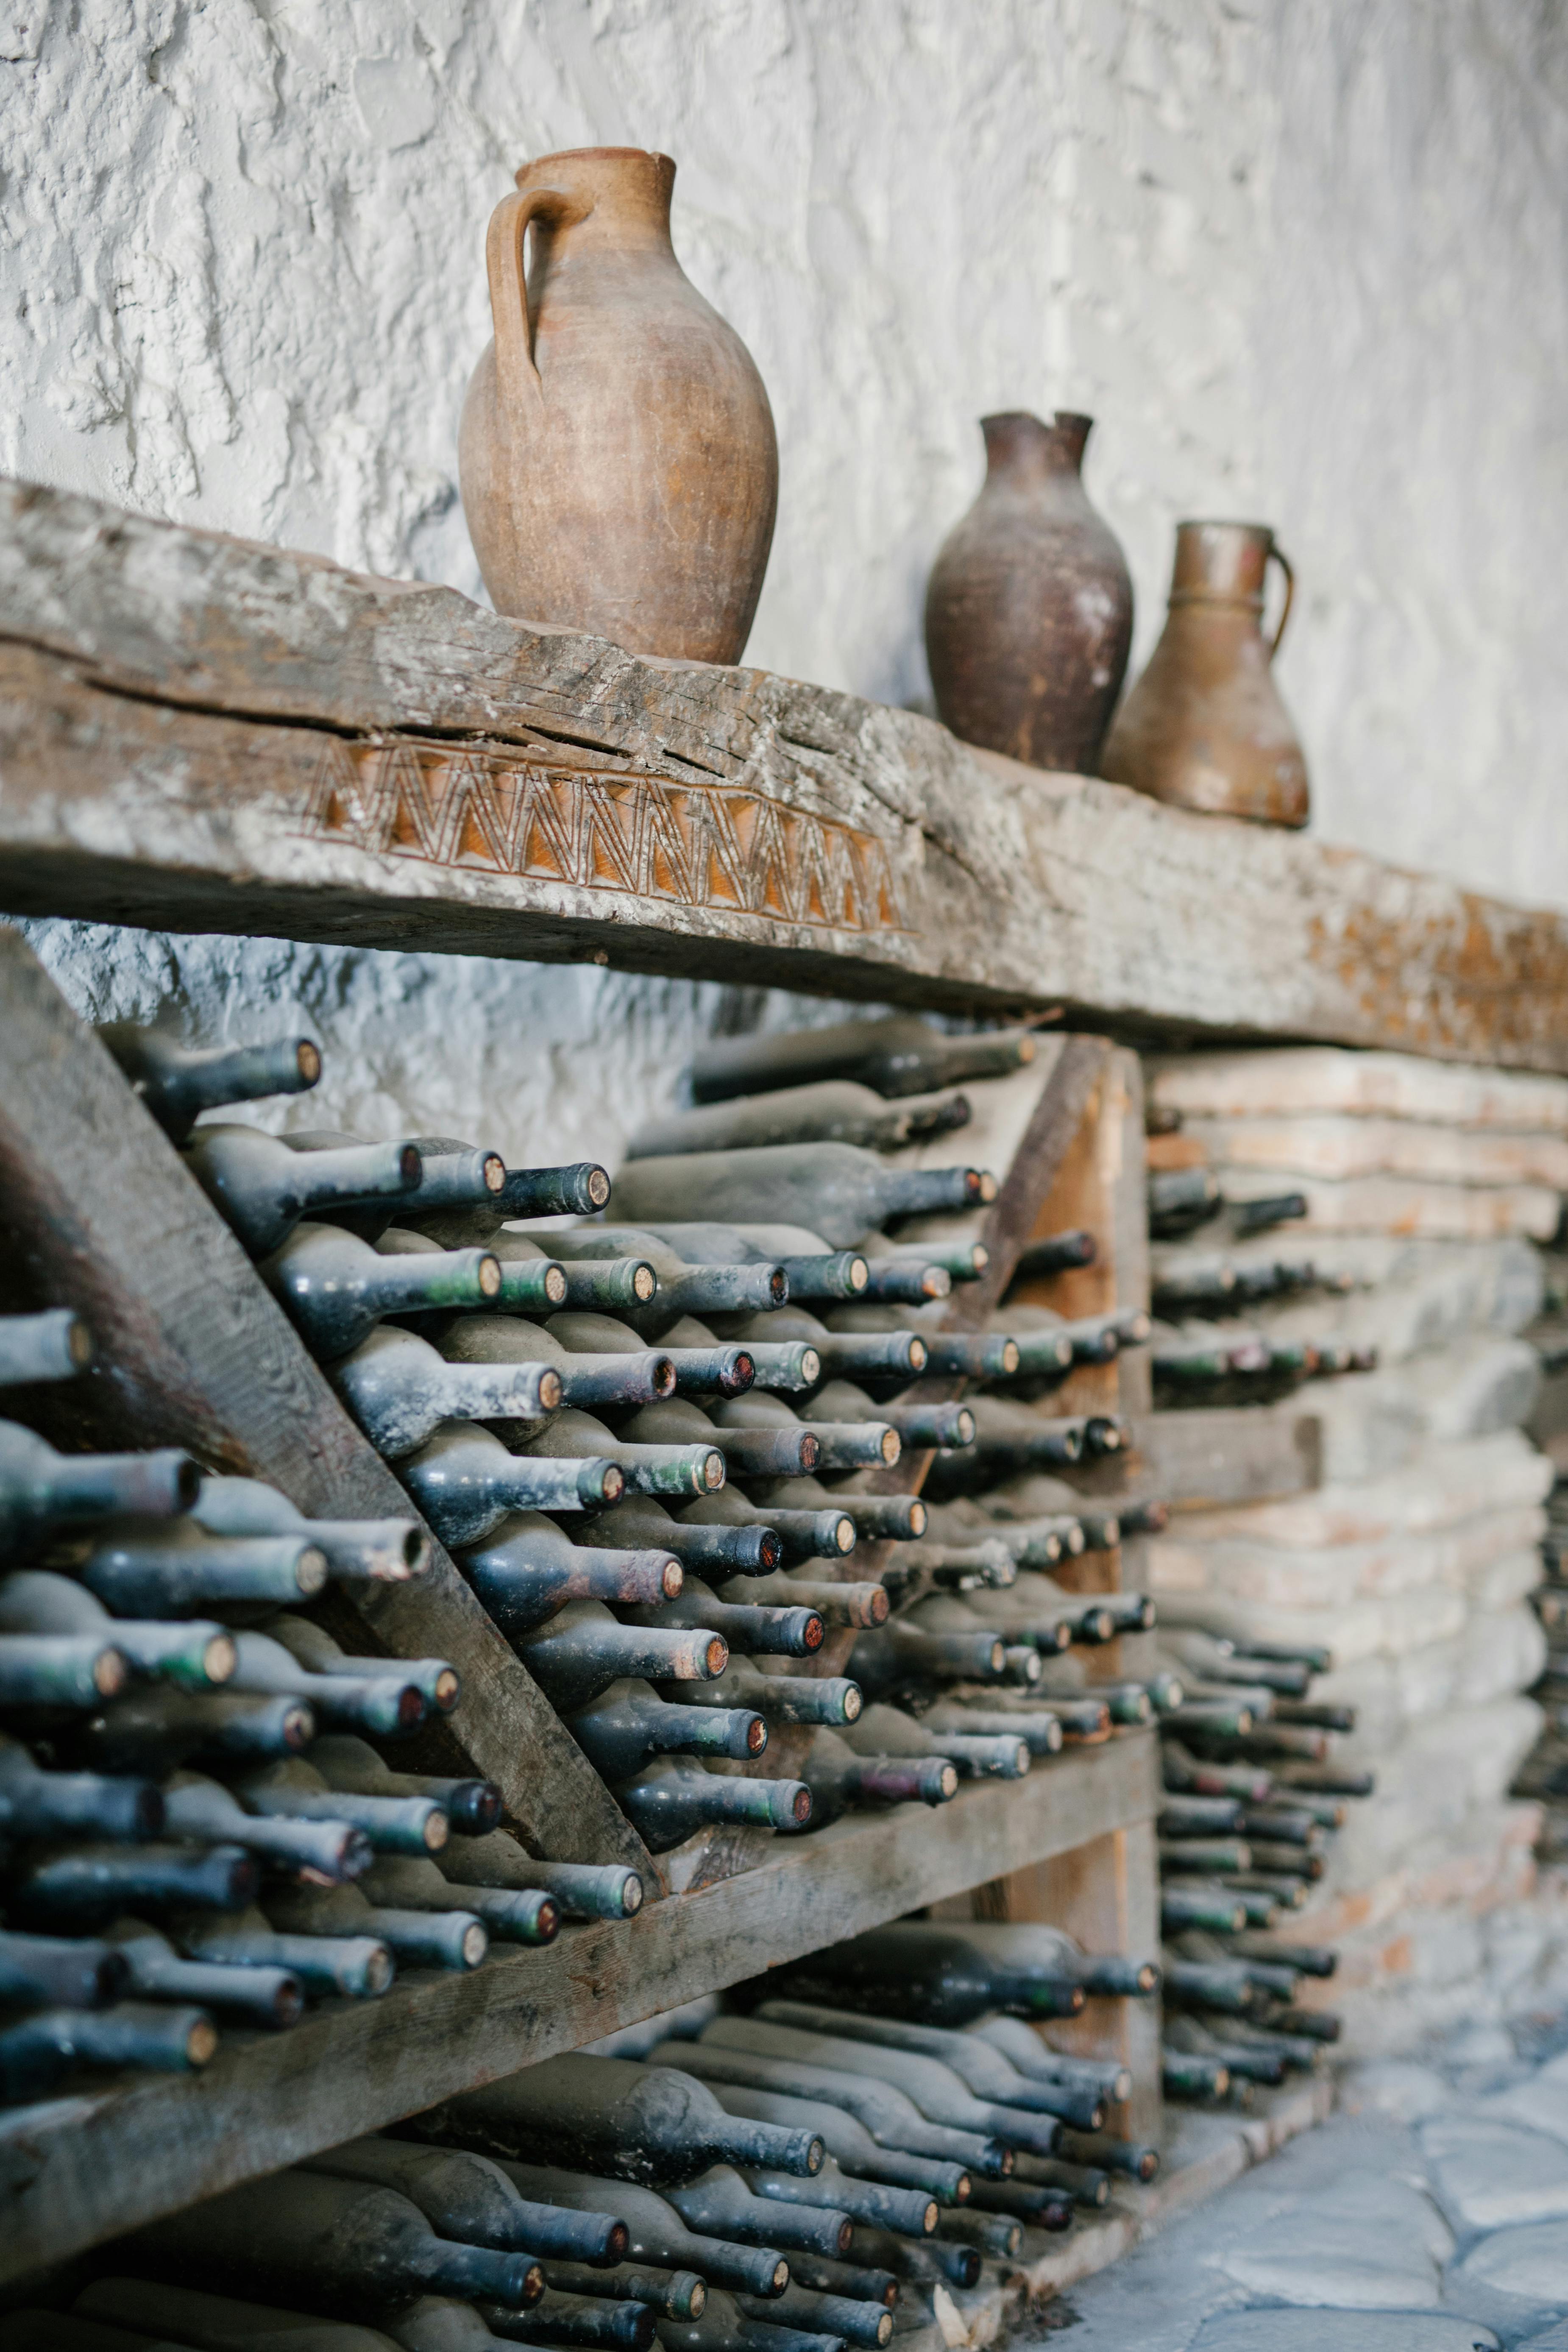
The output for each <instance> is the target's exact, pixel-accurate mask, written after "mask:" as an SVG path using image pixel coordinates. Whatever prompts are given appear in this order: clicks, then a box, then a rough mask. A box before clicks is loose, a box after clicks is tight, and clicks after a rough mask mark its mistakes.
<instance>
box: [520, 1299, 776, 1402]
mask: <svg viewBox="0 0 1568 2352" xmlns="http://www.w3.org/2000/svg"><path fill="white" fill-rule="evenodd" d="M689 1320H690V1318H689V1317H686V1316H682V1318H680V1322H679V1324H677V1325H675V1326H673V1327H672V1328H674V1329H677V1330H682V1331H683V1330H684V1328H685V1326H686V1324H687V1323H688V1322H689ZM547 1328H548V1329H549V1333H550V1336H551V1338H552V1339H554V1340H556V1341H557V1342H558V1343H559V1345H560V1346H561V1348H562V1349H563V1350H564V1351H565V1353H564V1355H563V1357H562V1358H559V1359H557V1361H558V1363H559V1364H560V1366H561V1369H562V1372H563V1377H564V1376H565V1373H566V1371H567V1370H570V1369H571V1368H572V1366H573V1365H574V1364H575V1363H581V1362H583V1361H584V1359H585V1358H587V1357H588V1356H591V1355H595V1354H597V1355H602V1356H604V1355H607V1356H609V1357H611V1358H624V1357H626V1356H627V1355H631V1356H637V1357H641V1356H644V1355H647V1354H650V1353H653V1352H657V1354H658V1359H659V1360H660V1361H661V1362H663V1363H667V1364H668V1366H669V1367H670V1370H671V1372H672V1374H673V1379H672V1381H671V1383H670V1386H669V1388H668V1390H655V1389H653V1388H652V1386H651V1384H650V1388H649V1393H648V1395H647V1397H634V1398H632V1399H630V1400H629V1402H633V1403H651V1402H652V1401H653V1398H654V1396H655V1395H656V1394H659V1395H662V1394H668V1395H674V1396H742V1395H744V1393H745V1391H747V1390H748V1389H749V1388H751V1387H752V1384H753V1383H754V1381H755V1380H756V1377H757V1367H756V1360H755V1358H754V1357H753V1356H752V1353H751V1351H750V1349H746V1348H735V1347H725V1346H721V1344H720V1342H719V1341H718V1340H717V1339H713V1338H712V1337H711V1335H710V1334H709V1335H705V1336H704V1339H703V1342H702V1344H700V1345H699V1346H695V1347H694V1346H692V1345H691V1344H690V1343H689V1342H686V1343H684V1344H682V1345H679V1346H676V1345H674V1344H673V1343H672V1342H671V1341H670V1339H669V1336H668V1333H667V1334H666V1336H665V1340H664V1344H663V1345H662V1346H661V1347H660V1348H659V1349H658V1350H657V1351H653V1350H649V1349H647V1345H646V1343H645V1341H644V1340H643V1339H642V1338H641V1337H640V1335H639V1334H638V1333H637V1332H636V1331H634V1330H633V1329H632V1328H631V1325H630V1324H629V1323H623V1322H622V1321H620V1319H619V1318H618V1317H616V1316H614V1315H583V1314H577V1313H574V1312H568V1313H567V1314H564V1315H552V1317H551V1318H550V1321H549V1325H548V1327H547ZM568 1402H571V1400H570V1399H568ZM580 1402H591V1400H590V1399H587V1398H584V1399H582V1400H580Z"/></svg>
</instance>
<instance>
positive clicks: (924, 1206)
mask: <svg viewBox="0 0 1568 2352" xmlns="http://www.w3.org/2000/svg"><path fill="white" fill-rule="evenodd" d="M995 1197H996V1183H995V1179H994V1177H992V1176H989V1175H987V1174H985V1173H984V1172H983V1171H981V1170H979V1169H974V1168H930V1169H914V1168H889V1167H888V1166H887V1165H886V1163H885V1162H883V1161H881V1160H879V1159H878V1158H877V1156H876V1155H875V1153H873V1152H869V1151H861V1150H858V1149H857V1147H856V1146H855V1145H854V1144H850V1143H782V1144H771V1145H764V1146H763V1147H761V1148H760V1149H758V1150H750V1151H693V1152H682V1153H678V1154H671V1155H670V1156H669V1157H668V1158H666V1159H659V1160H632V1161H631V1162H630V1163H629V1164H628V1165H627V1166H626V1168H625V1169H623V1171H622V1172H621V1177H620V1184H619V1190H618V1192H617V1195H616V1198H617V1202H618V1205H619V1208H620V1211H621V1213H622V1215H623V1216H625V1217H627V1218H629V1219H631V1220H632V1221H633V1222H634V1223H644V1224H658V1223H665V1222H667V1221H671V1220H675V1219H679V1218H682V1217H686V1218H691V1219H696V1220H698V1221H700V1220H702V1219H705V1218H723V1217H725V1216H728V1217H730V1218H731V1219H733V1220H734V1221H736V1222H737V1223H742V1224H747V1223H749V1224H805V1223H807V1222H809V1223H810V1227H811V1230H812V1231H813V1232H814V1233H818V1234H821V1235H822V1237H823V1239H824V1240H825V1241H826V1243H827V1244H828V1245H829V1246H830V1248H833V1249H848V1248H851V1247H852V1246H853V1245H854V1244H855V1243H856V1242H857V1241H858V1239H859V1237H860V1235H861V1234H863V1233H865V1232H866V1231H867V1230H868V1227H871V1226H878V1225H883V1224H887V1223H890V1222H891V1221H892V1220H893V1219H894V1218H896V1217H914V1216H927V1215H932V1214H938V1213H942V1212H943V1211H947V1210H953V1209H972V1208H976V1207H979V1206H980V1205H982V1204H983V1203H984V1202H989V1201H994V1199H995Z"/></svg>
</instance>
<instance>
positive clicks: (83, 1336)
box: [0, 1307, 92, 1388]
mask: <svg viewBox="0 0 1568 2352" xmlns="http://www.w3.org/2000/svg"><path fill="white" fill-rule="evenodd" d="M91 1361H92V1333H91V1332H90V1331H89V1328H88V1327H87V1325H86V1324H85V1323H84V1322H83V1321H82V1318H81V1317H80V1316H79V1314H77V1312H76V1310H75V1308H74V1307H46V1308H45V1309H44V1311H43V1313H42V1314H41V1315H0V1388H16V1387H20V1386H21V1385H22V1384H23V1383H25V1382H26V1381H71V1380H74V1379H75V1378H76V1376H77V1374H78V1372H85V1371H86V1370H87V1368H88V1366H89V1364H90V1363H91Z"/></svg>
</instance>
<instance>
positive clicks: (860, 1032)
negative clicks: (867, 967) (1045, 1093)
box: [691, 1013, 1038, 1103]
mask: <svg viewBox="0 0 1568 2352" xmlns="http://www.w3.org/2000/svg"><path fill="white" fill-rule="evenodd" d="M1037 1050H1038V1048H1037V1042H1036V1039H1035V1037H1034V1035H1033V1034H1032V1032H1030V1031H1029V1030H1027V1029H994V1030H977V1031H974V1032H973V1033H972V1034H966V1035H962V1036H948V1035H946V1034H944V1033H943V1032H942V1030H940V1029H933V1028H931V1025H930V1024H929V1023H927V1022H924V1021H921V1020H920V1019H919V1018H918V1017H917V1016H916V1015H915V1014H914V1013H889V1014H887V1015H884V1016H882V1017H880V1018H879V1019H874V1020H851V1021H838V1022H835V1023H833V1024H831V1025H829V1026H827V1027H826V1028H821V1029H790V1030H785V1031H783V1032H782V1033H770V1034H767V1035H765V1036H750V1037H736V1038H725V1039H722V1040H721V1041H717V1042H713V1043H710V1044H709V1045H705V1046H704V1047H703V1048H702V1050H701V1051H700V1053H699V1054H698V1055H697V1057H696V1059H695V1060H694V1062H693V1064H692V1069H691V1092H692V1098H693V1100H694V1101H696V1102H699V1103H709V1102H724V1101H727V1100H729V1099H730V1097H732V1096H735V1095H760V1094H770V1093H773V1092H774V1091H776V1090H777V1089H778V1088H780V1087H799V1086H809V1085H814V1084H818V1083H821V1082H824V1081H826V1080H828V1079H835V1078H837V1079H851V1080H853V1081H854V1082H855V1083H856V1084H857V1085H861V1086H865V1087H873V1088H874V1089H875V1090H876V1092H877V1093H878V1094H879V1095H882V1096H892V1097H898V1096H901V1095H919V1094H927V1093H930V1092H931V1090H932V1089H933V1088H934V1087H945V1086H952V1085H956V1084H958V1083H959V1082H961V1081H962V1080H963V1079H964V1078H989V1077H1000V1076H1004V1075H1005V1073H1006V1072H1008V1071H1010V1070H1016V1069H1020V1068H1022V1067H1023V1066H1024V1065H1025V1064H1026V1063H1028V1062H1032V1061H1033V1060H1034V1058H1035V1055H1036V1053H1037Z"/></svg>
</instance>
